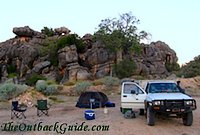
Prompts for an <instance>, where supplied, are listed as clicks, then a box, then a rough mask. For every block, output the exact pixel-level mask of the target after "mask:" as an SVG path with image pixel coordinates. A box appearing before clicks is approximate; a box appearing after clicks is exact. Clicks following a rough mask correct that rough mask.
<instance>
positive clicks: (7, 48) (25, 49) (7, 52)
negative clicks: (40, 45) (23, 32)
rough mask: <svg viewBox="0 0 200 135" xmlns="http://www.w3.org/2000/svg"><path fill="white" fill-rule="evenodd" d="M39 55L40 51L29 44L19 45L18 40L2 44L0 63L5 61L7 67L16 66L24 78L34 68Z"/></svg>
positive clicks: (0, 45)
mask: <svg viewBox="0 0 200 135" xmlns="http://www.w3.org/2000/svg"><path fill="white" fill-rule="evenodd" d="M38 55H39V53H38V50H37V49H36V48H34V46H32V45H30V44H29V43H27V42H24V43H18V40H17V39H11V40H9V41H6V42H3V43H1V44H0V61H4V63H5V64H6V65H7V64H8V65H10V64H12V65H13V66H16V70H17V71H18V73H19V74H20V75H19V76H20V77H22V76H24V75H25V74H26V72H27V71H28V70H29V68H31V67H32V64H33V62H34V61H35V59H36V58H37V57H38Z"/></svg>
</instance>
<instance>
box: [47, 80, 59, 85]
mask: <svg viewBox="0 0 200 135" xmlns="http://www.w3.org/2000/svg"><path fill="white" fill-rule="evenodd" d="M46 83H47V85H52V84H57V82H56V81H54V80H47V81H46Z"/></svg>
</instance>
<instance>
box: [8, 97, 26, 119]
mask: <svg viewBox="0 0 200 135" xmlns="http://www.w3.org/2000/svg"><path fill="white" fill-rule="evenodd" d="M26 108H27V107H26V106H22V105H19V102H18V101H12V106H11V119H13V118H14V117H16V118H19V119H21V118H25V119H26V116H25V115H24V112H25V111H26Z"/></svg>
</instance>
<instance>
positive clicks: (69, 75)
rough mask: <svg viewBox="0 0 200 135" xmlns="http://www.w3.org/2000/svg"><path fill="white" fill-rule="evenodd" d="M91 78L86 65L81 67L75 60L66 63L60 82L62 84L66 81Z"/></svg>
mask: <svg viewBox="0 0 200 135" xmlns="http://www.w3.org/2000/svg"><path fill="white" fill-rule="evenodd" d="M92 78H93V77H92V74H91V73H90V71H89V70H88V69H87V68H86V67H82V66H80V65H79V64H78V63H77V62H76V63H71V64H68V67H67V68H66V69H65V72H64V75H63V78H62V80H61V83H62V84H63V83H65V82H67V81H77V80H90V79H92Z"/></svg>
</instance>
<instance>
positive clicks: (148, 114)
mask: <svg viewBox="0 0 200 135" xmlns="http://www.w3.org/2000/svg"><path fill="white" fill-rule="evenodd" d="M146 117H147V124H148V125H149V126H154V125H155V113H154V111H153V110H152V107H147V112H146Z"/></svg>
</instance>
